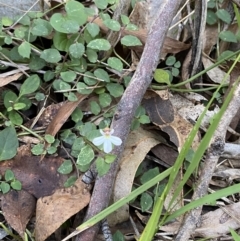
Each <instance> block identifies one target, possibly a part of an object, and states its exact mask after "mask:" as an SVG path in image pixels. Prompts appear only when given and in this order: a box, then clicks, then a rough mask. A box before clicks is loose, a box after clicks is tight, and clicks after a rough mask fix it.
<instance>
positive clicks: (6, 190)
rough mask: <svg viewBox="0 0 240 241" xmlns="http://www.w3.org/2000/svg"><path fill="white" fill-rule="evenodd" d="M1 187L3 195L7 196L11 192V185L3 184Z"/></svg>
mask: <svg viewBox="0 0 240 241" xmlns="http://www.w3.org/2000/svg"><path fill="white" fill-rule="evenodd" d="M0 187H1V190H2V193H3V194H6V193H8V192H9V191H10V185H9V184H8V183H6V182H1V184H0Z"/></svg>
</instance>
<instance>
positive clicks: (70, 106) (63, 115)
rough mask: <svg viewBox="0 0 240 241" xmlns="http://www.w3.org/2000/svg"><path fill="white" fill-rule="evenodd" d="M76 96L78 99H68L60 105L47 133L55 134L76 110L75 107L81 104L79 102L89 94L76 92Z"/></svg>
mask: <svg viewBox="0 0 240 241" xmlns="http://www.w3.org/2000/svg"><path fill="white" fill-rule="evenodd" d="M76 96H77V98H78V100H77V101H67V102H65V103H64V105H63V106H61V107H60V109H59V110H58V112H57V114H56V115H55V116H54V118H53V120H52V121H51V123H50V124H49V125H48V128H47V130H46V134H49V135H52V136H55V135H56V134H57V132H58V131H59V130H60V128H61V127H62V125H63V124H64V123H65V122H66V121H67V119H68V118H69V116H70V115H71V114H72V112H73V111H74V110H75V108H76V107H77V106H78V105H79V103H80V102H82V101H83V100H84V99H86V98H87V97H88V95H80V94H76Z"/></svg>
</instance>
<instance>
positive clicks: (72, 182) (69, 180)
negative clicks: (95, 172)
mask: <svg viewBox="0 0 240 241" xmlns="http://www.w3.org/2000/svg"><path fill="white" fill-rule="evenodd" d="M76 181H77V177H75V176H71V177H69V178H68V179H67V181H66V182H65V183H64V187H71V186H72V185H73V184H74V183H75V182H76Z"/></svg>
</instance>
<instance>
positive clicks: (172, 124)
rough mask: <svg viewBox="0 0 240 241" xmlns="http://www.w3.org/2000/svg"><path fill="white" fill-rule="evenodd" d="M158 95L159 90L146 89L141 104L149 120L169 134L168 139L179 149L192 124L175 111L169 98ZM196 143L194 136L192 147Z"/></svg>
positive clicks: (197, 139) (195, 145) (196, 138)
mask: <svg viewBox="0 0 240 241" xmlns="http://www.w3.org/2000/svg"><path fill="white" fill-rule="evenodd" d="M160 95H161V92H159V93H158V92H154V91H148V92H146V94H145V96H144V99H143V102H142V104H143V106H144V107H145V109H146V112H147V114H148V115H149V118H150V120H151V121H152V122H153V123H154V124H155V125H156V126H158V127H159V128H160V129H161V130H162V131H164V132H166V133H167V134H168V135H169V137H170V140H171V141H172V142H173V143H174V144H175V145H176V146H177V147H178V150H179V151H180V150H181V148H182V147H183V145H184V143H185V141H186V139H187V138H188V135H189V133H190V132H191V130H192V128H193V125H192V124H191V123H190V122H188V121H186V120H185V119H184V118H182V117H181V116H180V115H179V114H178V113H177V112H176V111H175V109H174V107H173V105H172V104H171V101H170V100H169V99H162V98H161V97H160ZM198 143H199V138H198V136H196V137H195V139H194V141H193V143H192V148H193V149H196V148H197V146H198Z"/></svg>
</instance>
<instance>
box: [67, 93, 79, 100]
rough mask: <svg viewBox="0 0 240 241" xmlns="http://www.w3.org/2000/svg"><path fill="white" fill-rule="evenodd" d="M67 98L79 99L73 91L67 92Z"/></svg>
mask: <svg viewBox="0 0 240 241" xmlns="http://www.w3.org/2000/svg"><path fill="white" fill-rule="evenodd" d="M67 98H68V100H69V101H77V100H78V98H77V96H76V95H75V94H74V93H73V92H69V93H67Z"/></svg>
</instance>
